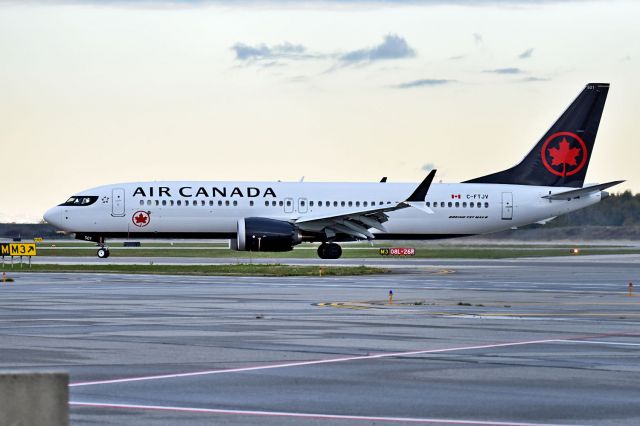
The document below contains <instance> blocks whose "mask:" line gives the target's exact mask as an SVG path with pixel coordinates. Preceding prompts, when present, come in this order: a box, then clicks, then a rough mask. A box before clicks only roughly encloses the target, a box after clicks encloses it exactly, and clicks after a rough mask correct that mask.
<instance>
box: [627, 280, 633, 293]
mask: <svg viewBox="0 0 640 426" xmlns="http://www.w3.org/2000/svg"><path fill="white" fill-rule="evenodd" d="M627 288H628V289H629V297H631V296H633V283H632V282H631V281H629V285H628V286H627Z"/></svg>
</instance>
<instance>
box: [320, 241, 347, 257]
mask: <svg viewBox="0 0 640 426" xmlns="http://www.w3.org/2000/svg"><path fill="white" fill-rule="evenodd" d="M318 256H319V257H320V259H339V258H340V256H342V248H341V247H340V246H339V245H338V244H336V243H322V244H320V247H318Z"/></svg>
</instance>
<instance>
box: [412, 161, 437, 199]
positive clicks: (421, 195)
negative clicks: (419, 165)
mask: <svg viewBox="0 0 640 426" xmlns="http://www.w3.org/2000/svg"><path fill="white" fill-rule="evenodd" d="M435 175H436V170H435V169H434V170H431V171H430V172H429V174H428V175H427V177H426V178H424V180H423V181H422V183H420V185H418V187H417V188H416V190H415V191H413V194H411V195H410V196H409V198H407V199H406V201H405V202H406V203H417V202H420V203H423V202H424V199H425V197H426V196H427V191H429V187H430V186H431V182H433V178H434V177H435Z"/></svg>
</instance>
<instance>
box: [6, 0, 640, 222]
mask: <svg viewBox="0 0 640 426" xmlns="http://www.w3.org/2000/svg"><path fill="white" fill-rule="evenodd" d="M638 22H640V2H637V1H622V0H620V1H544V2H534V1H525V0H520V1H515V0H514V1H508V0H502V1H498V0H496V1H465V0H458V1H445V0H440V1H435V0H434V1H423V2H418V1H405V2H403V1H378V2H368V1H365V0H354V1H324V2H294V1H280V2H279V1H271V2H261V1H245V2H242V1H241V2H232V1H205V0H201V1H179V0H173V1H156V2H154V1H133V2H131V1H130V2H127V1H97V0H96V1H79V0H78V1H58V2H56V1H46V2H44V1H43V2H37V1H31V2H29V1H26V2H13V1H9V2H1V1H0V147H1V148H2V151H1V153H0V156H1V158H2V159H3V161H2V173H3V176H4V179H3V180H2V185H1V186H0V200H1V201H0V221H38V220H40V219H41V217H42V213H43V212H44V211H45V210H46V209H47V208H48V207H50V206H52V205H54V204H57V203H60V202H62V201H64V200H65V199H66V198H67V197H68V196H69V195H71V194H73V193H76V192H79V191H81V190H83V189H86V188H90V187H93V186H97V185H102V184H108V183H115V182H125V181H138V180H165V179H175V180H196V179H197V180H278V179H281V180H299V179H300V177H301V176H305V179H306V180H307V181H377V180H379V179H380V177H382V176H388V177H389V180H390V181H396V182H398V181H403V182H418V181H420V180H421V179H422V178H423V177H424V175H425V173H426V171H425V170H427V169H429V168H430V167H434V166H435V167H437V168H438V179H441V180H443V181H447V182H455V181H460V180H464V179H470V178H473V177H477V176H481V175H484V174H486V173H489V172H494V171H498V170H502V169H504V168H507V167H509V166H511V165H513V164H514V163H516V162H518V161H519V160H520V159H521V158H522V157H523V156H524V154H526V153H527V152H528V151H529V150H530V149H531V147H532V146H533V144H534V143H535V142H536V141H537V140H538V139H539V138H540V137H541V136H542V134H543V133H544V132H545V131H546V130H547V128H548V127H549V126H550V125H551V124H552V123H553V121H554V120H555V119H556V118H557V116H558V115H559V114H560V113H561V112H562V111H563V110H564V108H566V106H567V105H568V104H569V103H570V102H571V101H572V100H573V98H574V97H575V96H576V95H577V94H578V92H579V91H580V90H581V89H582V88H583V86H584V85H585V84H586V83H589V82H610V83H611V84H612V87H611V90H610V92H609V98H608V102H607V105H606V108H605V111H604V116H603V120H602V123H601V127H600V132H599V133H598V138H597V141H596V146H595V151H594V153H593V157H592V159H591V165H590V168H589V172H588V175H587V181H589V182H605V181H609V180H614V179H627V182H626V183H625V184H623V185H620V186H619V187H617V188H615V189H618V190H623V189H632V190H633V191H634V192H635V191H640V167H638V161H639V158H640V148H639V145H640V141H639V139H640V137H639V134H640V119H639V117H638V116H639V113H640V101H639V99H640V81H639V78H638V76H639V75H640V66H639V61H640V25H638Z"/></svg>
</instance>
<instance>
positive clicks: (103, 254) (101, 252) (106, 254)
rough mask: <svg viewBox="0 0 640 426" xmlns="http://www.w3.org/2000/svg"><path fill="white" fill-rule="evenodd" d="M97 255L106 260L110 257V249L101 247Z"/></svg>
mask: <svg viewBox="0 0 640 426" xmlns="http://www.w3.org/2000/svg"><path fill="white" fill-rule="evenodd" d="M97 255H98V257H99V258H100V259H106V258H107V257H109V248H108V247H100V248H99V249H98V252H97Z"/></svg>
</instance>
